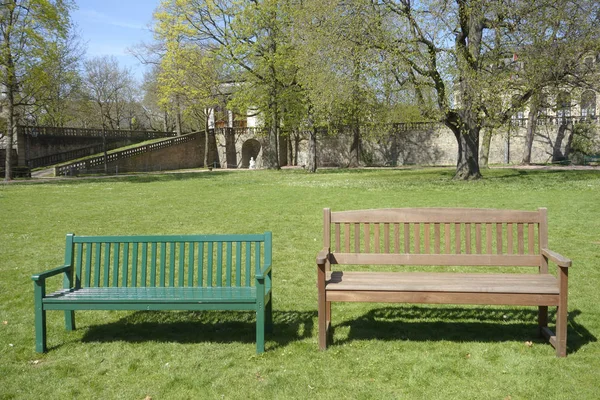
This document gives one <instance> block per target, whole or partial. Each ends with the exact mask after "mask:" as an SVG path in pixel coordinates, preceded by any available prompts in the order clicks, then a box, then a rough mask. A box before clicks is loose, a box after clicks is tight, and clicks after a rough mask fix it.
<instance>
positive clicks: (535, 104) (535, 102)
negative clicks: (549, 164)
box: [521, 93, 540, 165]
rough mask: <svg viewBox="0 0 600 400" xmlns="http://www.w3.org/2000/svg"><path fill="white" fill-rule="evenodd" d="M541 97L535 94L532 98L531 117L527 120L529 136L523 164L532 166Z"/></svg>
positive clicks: (526, 139) (524, 150) (526, 138)
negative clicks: (532, 152) (532, 150)
mask: <svg viewBox="0 0 600 400" xmlns="http://www.w3.org/2000/svg"><path fill="white" fill-rule="evenodd" d="M539 98H540V96H539V95H538V94H537V93H535V94H534V95H533V96H532V97H531V105H530V107H529V117H528V118H527V135H526V136H525V148H524V149H523V160H522V161H521V164H524V165H529V164H531V149H532V147H533V139H534V137H535V131H536V128H537V116H538V115H537V114H538V109H539V105H540V104H539Z"/></svg>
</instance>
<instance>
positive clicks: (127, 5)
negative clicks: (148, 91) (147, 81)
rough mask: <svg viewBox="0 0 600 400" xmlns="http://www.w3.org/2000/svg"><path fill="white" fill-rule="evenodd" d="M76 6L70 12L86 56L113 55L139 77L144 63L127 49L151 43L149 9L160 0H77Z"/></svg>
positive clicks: (150, 10)
mask: <svg viewBox="0 0 600 400" xmlns="http://www.w3.org/2000/svg"><path fill="white" fill-rule="evenodd" d="M75 3H76V5H77V9H76V10H74V11H72V12H71V17H72V20H73V22H74V23H75V24H76V25H77V28H76V29H77V31H78V32H79V36H80V37H81V39H82V42H83V43H84V44H85V45H86V47H87V52H86V57H87V58H93V57H97V56H104V55H112V56H115V58H116V59H117V61H118V62H119V64H120V65H121V67H127V68H130V69H131V71H132V72H133V74H134V76H135V78H136V79H137V80H138V81H140V82H141V81H142V78H143V76H144V71H145V68H146V67H145V66H143V65H141V64H140V62H139V61H138V60H137V59H136V58H135V57H134V56H133V55H131V54H129V53H128V49H129V48H132V47H134V46H135V45H136V44H140V43H141V42H145V43H150V42H151V41H152V33H151V32H150V29H149V27H150V26H151V24H152V13H153V12H154V10H155V9H156V7H157V6H158V4H159V3H160V0H76V1H75Z"/></svg>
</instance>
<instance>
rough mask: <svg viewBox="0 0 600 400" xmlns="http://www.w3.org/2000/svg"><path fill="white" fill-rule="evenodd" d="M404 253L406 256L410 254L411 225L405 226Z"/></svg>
mask: <svg viewBox="0 0 600 400" xmlns="http://www.w3.org/2000/svg"><path fill="white" fill-rule="evenodd" d="M404 252H405V253H406V254H408V253H410V226H409V224H404Z"/></svg>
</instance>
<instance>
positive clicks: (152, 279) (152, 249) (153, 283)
mask: <svg viewBox="0 0 600 400" xmlns="http://www.w3.org/2000/svg"><path fill="white" fill-rule="evenodd" d="M156 257H157V253H156V243H152V245H151V246H150V286H156Z"/></svg>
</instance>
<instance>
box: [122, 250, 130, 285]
mask: <svg viewBox="0 0 600 400" xmlns="http://www.w3.org/2000/svg"><path fill="white" fill-rule="evenodd" d="M121 270H122V272H121V286H122V287H127V286H128V280H129V276H128V275H129V243H123V268H121Z"/></svg>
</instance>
